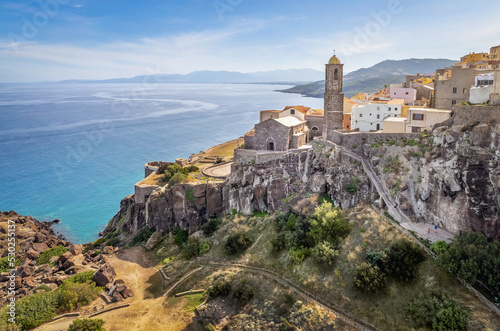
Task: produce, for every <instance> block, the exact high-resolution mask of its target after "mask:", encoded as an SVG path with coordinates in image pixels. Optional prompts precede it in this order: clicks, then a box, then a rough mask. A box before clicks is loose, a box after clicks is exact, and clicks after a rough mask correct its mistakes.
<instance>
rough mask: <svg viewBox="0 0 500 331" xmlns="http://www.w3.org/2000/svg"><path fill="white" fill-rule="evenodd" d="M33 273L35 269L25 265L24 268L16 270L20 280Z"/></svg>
mask: <svg viewBox="0 0 500 331" xmlns="http://www.w3.org/2000/svg"><path fill="white" fill-rule="evenodd" d="M33 271H35V268H33V267H31V266H29V265H27V266H24V267H19V268H18V269H17V274H18V275H19V276H21V277H22V278H24V277H28V276H31V275H32V274H33Z"/></svg>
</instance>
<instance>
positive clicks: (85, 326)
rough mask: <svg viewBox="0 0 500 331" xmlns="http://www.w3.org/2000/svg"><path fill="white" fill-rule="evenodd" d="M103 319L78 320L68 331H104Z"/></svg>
mask: <svg viewBox="0 0 500 331" xmlns="http://www.w3.org/2000/svg"><path fill="white" fill-rule="evenodd" d="M103 325H104V321H103V320H102V319H90V318H86V319H81V320H80V319H77V320H74V321H73V323H71V324H70V325H69V328H68V331H104V328H103V327H102V326H103Z"/></svg>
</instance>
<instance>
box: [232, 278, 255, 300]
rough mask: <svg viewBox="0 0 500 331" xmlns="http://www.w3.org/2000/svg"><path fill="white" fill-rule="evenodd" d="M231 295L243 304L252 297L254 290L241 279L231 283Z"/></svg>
mask: <svg viewBox="0 0 500 331" xmlns="http://www.w3.org/2000/svg"><path fill="white" fill-rule="evenodd" d="M233 296H234V297H235V298H236V299H237V300H238V303H239V304H240V305H242V306H243V305H245V304H247V303H248V301H250V300H251V299H252V298H253V296H254V292H253V289H252V287H250V286H249V285H248V284H247V282H246V280H245V279H243V280H242V281H241V282H237V283H236V284H235V285H233Z"/></svg>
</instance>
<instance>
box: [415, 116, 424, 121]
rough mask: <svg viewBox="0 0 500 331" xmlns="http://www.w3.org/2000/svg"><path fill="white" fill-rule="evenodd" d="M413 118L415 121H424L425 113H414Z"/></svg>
mask: <svg viewBox="0 0 500 331" xmlns="http://www.w3.org/2000/svg"><path fill="white" fill-rule="evenodd" d="M413 119H414V120H415V121H423V120H424V114H413Z"/></svg>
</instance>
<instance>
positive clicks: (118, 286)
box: [0, 211, 134, 307]
mask: <svg viewBox="0 0 500 331" xmlns="http://www.w3.org/2000/svg"><path fill="white" fill-rule="evenodd" d="M57 222H58V221H57V220H55V221H52V222H40V221H38V220H36V219H34V218H33V217H31V216H22V215H18V214H17V213H16V212H14V211H10V212H6V211H3V212H0V256H1V258H2V260H1V261H2V263H1V265H0V268H1V271H2V272H1V273H0V307H2V306H3V305H4V304H5V303H6V301H7V299H8V295H7V294H8V293H9V292H11V293H15V298H16V299H20V298H22V297H25V296H28V295H31V294H35V293H39V292H44V291H53V290H55V289H56V288H57V287H58V286H60V285H61V284H62V283H63V282H64V281H65V280H66V279H68V278H69V277H70V276H72V275H75V274H77V273H80V272H85V271H91V270H93V271H95V274H94V277H93V280H94V281H95V282H96V284H97V285H98V286H102V287H105V289H106V290H107V292H103V294H102V295H101V297H102V298H103V300H105V301H106V302H108V303H109V302H111V301H121V300H122V299H124V298H127V297H131V296H133V295H134V294H133V293H132V291H131V290H130V289H129V288H128V287H127V286H126V285H124V283H123V281H121V280H115V277H116V274H115V272H114V270H113V268H112V267H111V265H109V263H107V262H108V258H109V256H110V255H113V254H116V253H117V252H118V248H114V247H113V246H104V247H101V246H99V245H94V244H85V245H76V244H73V243H72V242H69V241H66V240H65V238H64V236H63V235H61V234H56V233H55V231H54V230H53V229H52V228H51V226H52V225H53V224H55V223H57ZM9 224H10V227H9ZM12 225H15V227H12ZM12 229H14V232H15V238H16V240H15V246H16V247H15V250H14V252H12V251H13V250H12V248H11V249H10V250H9V243H12V242H13V240H12V237H13V236H12V235H9V233H10V232H12ZM9 230H11V231H9ZM9 239H11V240H10V241H9ZM11 246H12V245H11ZM101 250H102V251H101ZM9 253H10V254H9ZM14 257H15V263H12V264H11V261H14V260H13V259H12V258H14ZM14 265H15V266H16V267H17V270H16V271H13V270H12V269H13V267H14Z"/></svg>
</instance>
